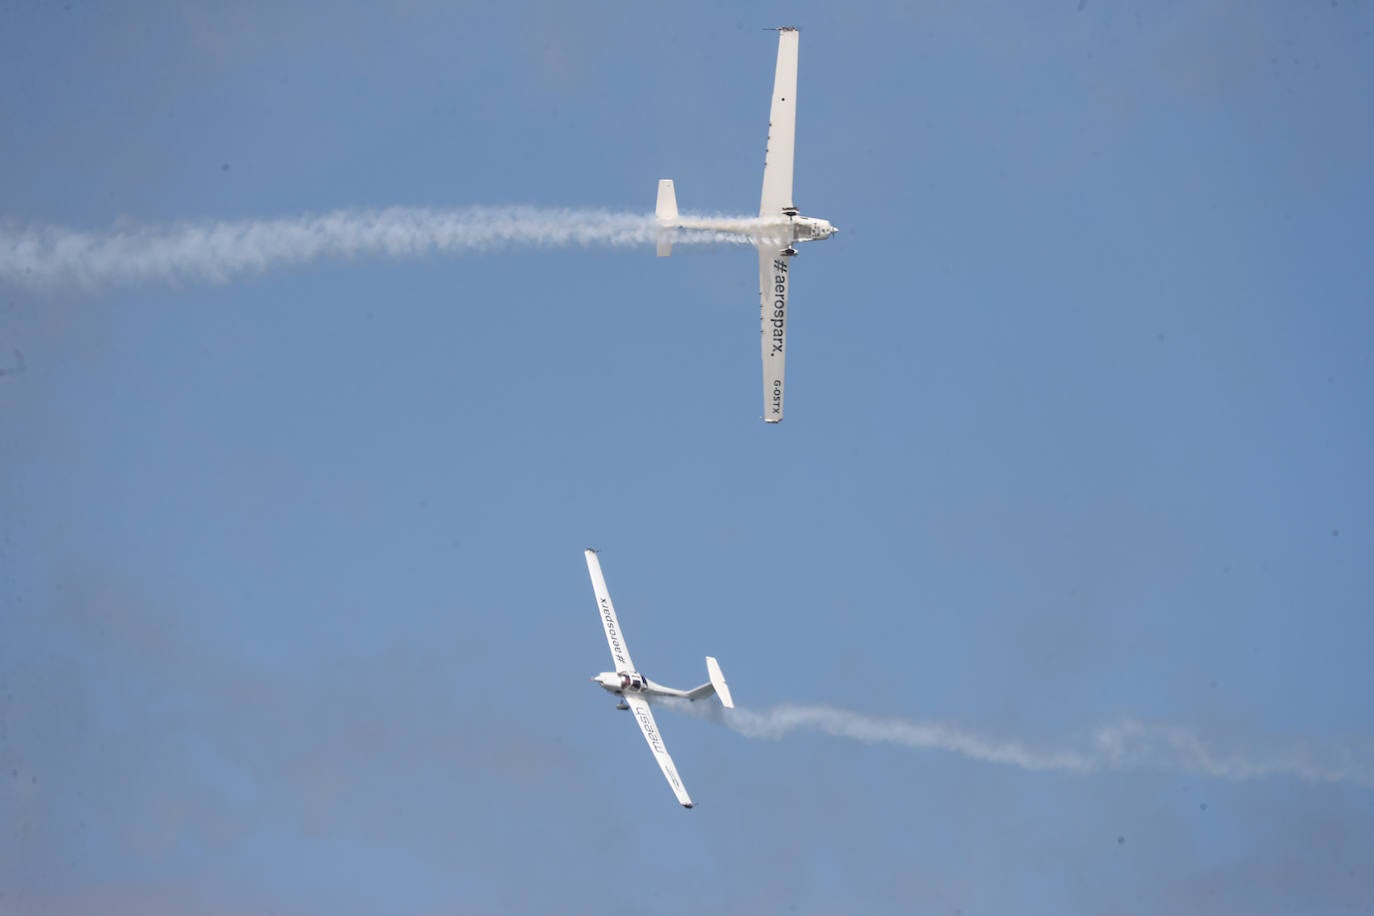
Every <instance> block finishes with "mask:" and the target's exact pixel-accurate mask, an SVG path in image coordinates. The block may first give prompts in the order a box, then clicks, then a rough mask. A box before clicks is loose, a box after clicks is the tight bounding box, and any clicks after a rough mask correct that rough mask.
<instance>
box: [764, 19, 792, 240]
mask: <svg viewBox="0 0 1374 916" xmlns="http://www.w3.org/2000/svg"><path fill="white" fill-rule="evenodd" d="M796 135H797V30H796V29H793V28H782V29H778V68H777V71H776V72H775V73H774V75H773V104H772V106H771V107H770V108H769V111H768V151H767V152H766V153H764V157H763V200H762V202H761V203H760V204H759V215H760V216H775V215H777V214H778V213H780V212H781V211H782V209H783V208H784V207H791V206H792V146H793V143H794V141H795V140H796Z"/></svg>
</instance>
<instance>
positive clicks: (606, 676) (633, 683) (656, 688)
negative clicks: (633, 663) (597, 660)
mask: <svg viewBox="0 0 1374 916" xmlns="http://www.w3.org/2000/svg"><path fill="white" fill-rule="evenodd" d="M592 680H593V681H594V682H596V683H597V684H600V685H601V687H602V688H603V689H605V690H607V691H609V692H611V693H613V694H615V695H616V696H618V697H623V696H624V695H625V694H627V693H637V694H639V695H640V696H643V697H646V698H647V697H655V696H659V697H688V698H689V699H690V697H689V695H688V693H687V691H685V690H676V689H674V688H672V687H664V686H663V685H662V684H655V683H654V682H653V681H651V680H649V679H648V678H647V677H645V676H644V675H642V674H640V673H639V672H638V671H603V672H601V673H600V674H598V675H597V676H596V677H594V678H592Z"/></svg>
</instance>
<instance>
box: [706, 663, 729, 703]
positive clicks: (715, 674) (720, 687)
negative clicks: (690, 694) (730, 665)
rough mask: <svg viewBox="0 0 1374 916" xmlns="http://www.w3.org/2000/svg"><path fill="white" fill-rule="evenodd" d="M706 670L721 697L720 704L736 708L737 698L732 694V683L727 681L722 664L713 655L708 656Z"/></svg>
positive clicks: (717, 694)
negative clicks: (722, 672) (722, 671)
mask: <svg viewBox="0 0 1374 916" xmlns="http://www.w3.org/2000/svg"><path fill="white" fill-rule="evenodd" d="M706 671H707V673H708V674H709V675H710V676H711V686H712V687H714V688H716V696H718V697H720V705H722V706H724V707H725V708H726V709H734V708H735V700H734V698H733V697H731V696H730V685H729V684H727V683H725V675H724V674H721V672H720V665H718V664H717V663H716V660H715V659H714V658H712V657H711V656H709V655H708V656H706Z"/></svg>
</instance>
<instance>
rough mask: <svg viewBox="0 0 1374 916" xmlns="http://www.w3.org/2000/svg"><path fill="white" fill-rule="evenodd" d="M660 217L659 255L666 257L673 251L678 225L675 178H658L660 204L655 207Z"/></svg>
mask: <svg viewBox="0 0 1374 916" xmlns="http://www.w3.org/2000/svg"><path fill="white" fill-rule="evenodd" d="M654 216H656V217H658V226H659V230H658V256H659V257H660V258H666V257H668V256H669V255H670V254H672V253H673V229H674V228H675V227H676V225H677V220H678V215H677V192H676V191H674V190H673V179H671V178H660V179H659V180H658V204H657V206H655V207H654Z"/></svg>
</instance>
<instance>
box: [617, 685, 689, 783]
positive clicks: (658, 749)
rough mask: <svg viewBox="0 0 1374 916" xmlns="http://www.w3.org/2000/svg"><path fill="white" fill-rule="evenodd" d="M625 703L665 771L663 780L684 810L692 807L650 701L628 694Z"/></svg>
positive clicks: (659, 765) (660, 767)
mask: <svg viewBox="0 0 1374 916" xmlns="http://www.w3.org/2000/svg"><path fill="white" fill-rule="evenodd" d="M625 702H626V703H629V704H630V711H631V712H633V713H634V717H635V721H636V722H638V723H639V730H640V731H642V732H643V733H644V740H645V741H647V742H649V750H651V751H653V752H654V759H655V760H657V761H658V768H659V769H660V770H662V771H663V778H664V779H666V780H668V785H670V786H672V787H673V794H674V795H676V796H677V800H678V802H680V803H681V804H682V807H684V808H690V807H692V797H691V796H690V795H688V794H687V787H686V786H684V785H683V784H682V778H681V777H680V776H678V775H677V767H675V766H673V758H672V757H670V756H668V748H666V747H664V745H663V736H662V735H660V734H659V733H658V723H656V722H655V721H654V714H653V713H652V712H650V710H649V701H648V700H646V699H644V697H642V696H640V695H639V694H635V693H626V694H625Z"/></svg>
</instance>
